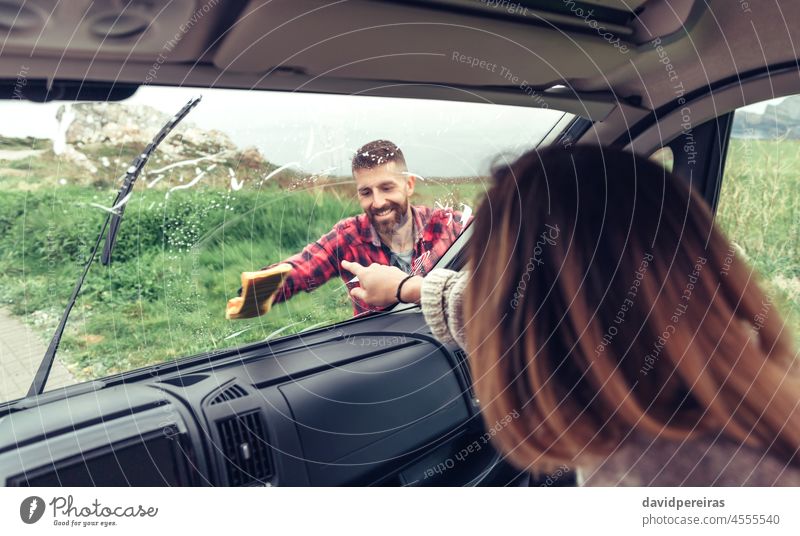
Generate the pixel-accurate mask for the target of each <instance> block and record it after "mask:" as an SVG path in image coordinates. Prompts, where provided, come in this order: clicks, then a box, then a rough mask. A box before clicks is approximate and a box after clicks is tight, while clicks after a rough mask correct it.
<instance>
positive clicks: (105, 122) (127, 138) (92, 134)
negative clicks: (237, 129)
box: [56, 102, 236, 158]
mask: <svg viewBox="0 0 800 536" xmlns="http://www.w3.org/2000/svg"><path fill="white" fill-rule="evenodd" d="M71 108H72V110H71V112H72V113H73V114H74V119H72V121H71V122H70V123H69V127H68V128H67V130H66V136H65V138H66V143H67V144H71V145H95V144H110V145H129V144H147V143H149V142H150V141H151V140H152V139H153V136H155V134H156V133H157V132H158V131H159V130H160V129H161V127H163V126H164V124H165V123H166V122H167V120H168V119H169V118H170V116H169V115H168V114H165V113H164V112H160V111H158V110H156V109H155V108H152V107H150V106H145V105H131V104H120V103H114V102H100V103H78V104H72V105H71ZM64 113H65V111H64V106H62V107H60V108H59V110H58V112H57V113H56V116H57V117H62V116H63V115H64ZM233 149H236V145H235V144H234V143H233V142H232V141H231V139H230V138H229V137H228V135H227V134H225V133H224V132H220V131H219V130H203V129H200V128H197V127H196V126H194V125H193V124H192V123H190V122H182V123H181V124H179V125H178V126H177V127H175V129H174V130H173V131H172V134H171V135H170V136H169V137H168V138H167V139H166V140H164V142H163V143H162V144H161V146H160V150H162V151H164V152H165V153H166V154H169V155H170V156H171V157H174V158H190V157H192V156H196V155H197V154H198V153H208V152H219V151H222V150H233Z"/></svg>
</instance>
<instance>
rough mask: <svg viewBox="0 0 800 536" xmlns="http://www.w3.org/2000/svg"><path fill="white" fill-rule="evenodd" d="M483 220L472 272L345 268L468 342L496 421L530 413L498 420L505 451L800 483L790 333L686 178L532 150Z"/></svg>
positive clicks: (536, 458) (604, 478) (679, 473)
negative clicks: (410, 273) (411, 272)
mask: <svg viewBox="0 0 800 536" xmlns="http://www.w3.org/2000/svg"><path fill="white" fill-rule="evenodd" d="M475 221H476V224H475V225H474V233H473V236H472V238H471V240H470V244H469V246H468V248H469V249H468V260H467V267H466V270H464V271H462V272H460V273H457V272H451V271H448V270H434V271H432V272H431V273H429V274H428V275H427V276H426V277H425V278H424V279H423V278H422V277H418V276H417V277H413V278H411V279H406V277H407V276H406V274H403V273H402V272H400V271H399V270H395V269H392V268H390V267H386V266H378V265H372V266H370V267H367V268H362V267H359V266H353V265H352V264H350V263H348V264H346V265H345V268H346V269H348V270H350V271H351V272H354V273H356V275H357V276H358V277H359V280H360V283H361V287H360V288H356V289H353V290H352V292H353V293H354V294H355V295H356V296H358V297H360V298H362V299H364V300H366V301H367V302H369V303H373V304H375V305H386V304H389V303H394V302H395V301H397V300H398V299H400V300H402V301H405V302H421V305H422V310H423V313H424V315H425V318H426V320H427V321H428V323H429V324H430V326H431V328H432V330H433V332H434V334H435V335H436V336H437V337H438V338H439V339H441V340H442V341H443V342H447V341H451V340H455V341H456V342H457V343H458V344H460V345H461V346H462V347H464V348H465V349H466V350H467V352H468V354H469V362H470V367H471V370H472V374H473V381H474V384H475V391H476V394H477V396H478V398H479V399H480V401H481V406H482V413H483V416H484V419H485V420H486V422H496V421H497V420H500V419H502V418H503V417H505V416H507V415H509V414H514V412H518V414H519V415H520V417H519V418H515V419H513V420H512V421H511V422H510V423H509V424H508V425H507V426H506V427H504V428H503V429H502V430H501V431H500V432H498V433H497V435H496V436H495V446H496V447H497V448H498V449H499V450H500V451H501V452H502V453H504V454H505V455H506V457H507V459H508V460H510V461H511V462H512V463H514V464H515V465H516V466H518V467H520V468H524V469H528V470H538V469H541V468H545V469H546V468H548V467H554V466H557V465H560V464H567V465H569V466H571V467H576V468H578V469H580V474H581V477H582V479H583V481H584V483H585V484H588V485H619V484H624V485H667V486H669V485H698V486H707V485H800V454H799V453H798V452H799V450H798V449H799V447H800V405H799V403H800V373H799V372H798V368H797V365H796V363H795V362H796V359H795V357H796V356H795V352H794V350H793V348H792V345H791V341H790V340H789V336H788V334H787V331H786V330H785V329H784V325H783V322H782V321H781V318H780V316H779V315H778V313H777V311H776V310H775V308H774V307H773V306H772V304H771V302H770V300H769V298H768V297H767V296H766V295H765V294H764V292H762V291H761V290H760V289H759V286H758V284H757V282H756V277H755V274H754V273H753V272H752V271H751V270H750V269H749V268H748V267H747V266H746V265H745V263H744V262H743V261H742V260H741V259H739V258H738V257H735V256H733V253H732V251H733V250H732V248H731V247H730V243H729V242H728V240H727V239H726V238H725V237H724V236H723V235H722V233H721V232H720V231H719V229H717V228H716V227H715V226H714V224H713V218H712V214H711V212H710V211H709V209H708V208H707V206H706V205H705V203H704V202H703V200H702V199H701V198H700V197H699V196H698V195H696V194H695V193H694V192H693V191H690V189H689V188H688V187H687V186H686V185H685V183H684V182H683V181H681V180H680V179H678V178H677V177H675V176H673V175H671V174H670V173H668V172H666V171H665V170H664V169H663V168H662V167H660V166H658V165H657V164H655V163H653V162H650V161H648V160H646V159H643V158H640V157H634V156H633V155H631V154H629V153H624V152H621V151H617V150H610V149H600V148H597V147H588V146H587V147H578V148H576V149H574V150H571V151H568V150H564V149H562V148H558V147H555V148H548V149H545V150H543V151H541V152H536V151H532V152H529V153H527V154H525V155H524V156H522V157H521V158H520V159H519V160H517V161H516V162H515V163H514V164H512V165H511V166H510V167H508V168H504V169H500V170H498V171H496V172H495V184H494V186H493V187H492V188H491V190H490V191H489V192H488V195H487V197H486V200H485V201H484V202H483V203H482V205H481V206H480V208H479V210H478V211H477V213H476V218H475ZM398 272H399V273H398ZM401 282H402V285H401V284H400V283H401Z"/></svg>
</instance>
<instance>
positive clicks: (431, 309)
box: [420, 268, 469, 349]
mask: <svg viewBox="0 0 800 536" xmlns="http://www.w3.org/2000/svg"><path fill="white" fill-rule="evenodd" d="M468 279H469V272H467V271H463V272H454V271H452V270H445V269H443V268H437V269H436V270H432V271H431V272H430V273H428V274H427V275H426V276H425V278H424V279H423V280H422V291H421V297H420V305H421V306H422V314H423V316H424V317H425V321H426V322H427V323H428V326H429V327H430V328H431V332H432V333H433V335H434V337H436V338H437V339H438V340H439V342H441V343H442V344H452V343H456V344H458V345H459V346H460V347H461V348H464V349H466V348H465V344H466V340H465V339H466V336H465V334H464V317H463V298H464V289H465V288H466V286H467V280H468Z"/></svg>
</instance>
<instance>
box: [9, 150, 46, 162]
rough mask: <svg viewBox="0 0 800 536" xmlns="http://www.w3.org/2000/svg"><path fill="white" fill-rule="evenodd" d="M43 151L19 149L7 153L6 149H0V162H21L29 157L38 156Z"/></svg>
mask: <svg viewBox="0 0 800 536" xmlns="http://www.w3.org/2000/svg"><path fill="white" fill-rule="evenodd" d="M43 152H44V151H41V150H36V149H21V150H19V151H9V150H8V149H0V160H22V159H23V158H28V157H29V156H39V155H40V154H42V153H43Z"/></svg>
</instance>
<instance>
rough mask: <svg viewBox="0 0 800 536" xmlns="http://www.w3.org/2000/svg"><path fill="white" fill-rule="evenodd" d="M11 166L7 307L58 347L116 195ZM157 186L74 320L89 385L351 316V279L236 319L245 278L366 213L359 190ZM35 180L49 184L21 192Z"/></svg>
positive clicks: (6, 190) (4, 208)
mask: <svg viewBox="0 0 800 536" xmlns="http://www.w3.org/2000/svg"><path fill="white" fill-rule="evenodd" d="M7 165H8V168H7V169H0V177H2V178H3V188H2V189H0V228H2V229H3V230H4V232H3V233H2V236H0V300H2V302H3V303H4V304H6V305H7V306H8V307H10V309H11V311H12V312H13V313H15V314H17V315H20V316H21V317H22V318H23V319H25V320H26V321H27V322H31V323H33V324H34V325H35V326H36V327H37V331H39V332H41V333H42V336H43V339H45V340H46V339H47V338H49V336H50V335H51V334H52V332H53V330H54V329H55V326H56V324H57V321H58V318H59V315H60V312H61V311H62V310H63V308H64V305H65V304H66V302H67V300H68V298H69V295H70V292H71V290H72V287H73V285H74V281H75V279H76V277H77V276H78V274H79V273H80V269H81V267H82V266H83V264H84V263H85V259H86V258H87V254H88V252H89V251H90V249H91V246H92V244H93V240H94V239H95V237H96V236H97V233H98V232H99V230H100V227H101V225H102V222H103V219H104V218H105V216H106V214H107V213H106V212H104V211H103V210H101V209H99V208H97V207H95V206H93V205H92V203H95V204H99V205H103V206H110V205H111V202H112V200H113V197H114V195H115V193H114V192H113V191H112V190H111V189H110V188H109V187H108V186H100V187H98V186H97V184H96V182H94V181H88V182H86V183H84V184H81V185H70V184H66V185H61V184H59V182H58V179H57V177H56V176H55V175H52V173H51V172H52V166H51V165H49V164H48V162H47V161H46V159H44V160H43V159H31V160H30V161H27V160H26V161H13V162H10V163H8V164H7ZM61 171H62V172H64V171H66V172H72V171H73V170H61ZM45 173H50V175H47V176H45ZM3 175H5V177H3ZM239 175H240V176H242V174H241V173H239ZM254 175H258V174H257V173H254ZM262 176H263V175H262ZM242 180H244V179H242ZM145 182H146V181H141V182H140V184H138V185H137V187H136V191H135V194H134V196H133V197H132V199H131V201H130V202H129V203H128V204H127V207H126V212H125V219H124V221H123V224H122V227H121V231H120V234H119V235H118V243H117V246H116V249H115V251H114V258H113V260H114V262H113V264H112V266H111V267H110V268H106V267H104V266H102V265H100V264H99V261H96V263H95V265H94V266H93V268H92V270H91V272H90V274H89V277H88V278H87V280H86V283H85V284H84V287H83V290H82V292H81V295H80V298H79V300H78V302H77V304H76V307H75V309H74V310H73V312H72V315H71V316H70V323H69V324H68V328H67V331H66V333H65V336H64V338H63V341H62V345H61V350H60V351H59V357H60V358H61V360H62V362H64V363H65V364H66V365H67V367H68V368H69V369H70V370H71V372H72V373H73V374H74V375H76V376H77V377H78V378H80V379H89V378H96V377H102V376H106V375H108V374H112V373H115V372H120V371H125V370H130V369H133V368H138V367H142V366H145V365H148V364H152V363H159V362H163V361H165V360H168V359H171V358H177V357H183V356H187V355H192V354H195V353H200V352H203V351H209V350H213V349H219V348H226V347H233V346H236V345H239V344H243V343H246V342H251V341H257V340H263V339H265V338H267V337H280V336H284V335H288V334H292V333H295V332H298V331H300V330H303V329H307V328H309V327H312V326H319V325H328V324H332V323H334V322H337V321H341V320H344V319H347V318H350V317H352V306H351V305H350V300H349V298H348V296H347V293H346V289H345V287H344V285H343V284H342V281H341V280H340V279H338V278H337V279H335V280H332V281H330V282H329V283H327V284H326V285H324V286H322V287H321V288H319V289H317V290H316V291H314V292H313V293H301V294H299V295H297V296H295V297H294V298H292V299H291V300H290V301H289V302H287V303H284V304H278V305H276V306H275V307H274V308H273V310H272V311H271V312H270V313H269V314H268V315H264V316H262V317H260V318H256V319H252V320H235V321H228V320H226V319H225V314H224V313H225V304H226V302H227V300H228V299H229V298H231V297H233V296H235V295H236V291H237V289H238V287H239V286H240V274H241V272H242V271H249V270H255V269H258V268H260V267H262V266H264V265H267V264H270V263H274V262H278V261H280V260H282V259H284V258H286V257H288V256H289V255H291V254H294V253H296V252H297V251H299V250H300V249H301V248H302V247H304V246H305V245H306V244H308V243H309V242H313V241H314V240H316V239H318V238H319V237H320V236H321V235H323V234H324V233H326V232H328V231H330V229H331V228H332V227H333V225H334V224H335V223H336V222H337V221H339V220H341V219H342V218H345V217H348V216H351V215H355V214H358V213H360V212H361V208H360V206H359V205H358V203H357V202H356V199H355V189H354V187H353V185H352V184H348V183H340V182H338V181H334V182H330V183H325V182H323V181H313V182H312V181H307V180H304V179H296V180H293V178H292V177H289V178H286V177H284V178H282V179H281V180H279V181H275V182H269V183H267V184H263V185H261V186H259V187H258V188H257V189H248V188H243V189H241V190H239V191H231V190H230V189H229V188H227V189H226V188H223V187H221V186H220V184H224V181H221V180H218V181H216V184H215V182H214V181H208V182H207V183H204V184H202V185H198V187H196V188H192V189H187V190H181V191H176V192H173V193H172V194H171V195H170V196H169V197H167V196H166V190H167V186H166V185H165V186H164V187H163V188H159V189H148V188H146V186H145ZM250 182H251V183H252V182H253V181H250ZM30 184H35V185H37V187H34V188H32V187H21V185H30ZM481 190H482V186H481V184H480V183H478V182H472V183H460V184H457V185H456V184H455V183H451V182H438V183H437V182H435V181H432V180H430V179H428V180H426V183H425V184H418V190H417V192H418V193H417V194H415V196H414V199H413V201H412V202H413V203H416V204H429V205H431V206H432V205H434V204H435V203H439V204H443V205H446V204H450V205H454V206H457V207H460V203H466V204H469V205H473V200H474V199H475V198H476V197H477V196H478V194H479V192H480V191H481ZM98 258H99V255H98Z"/></svg>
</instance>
